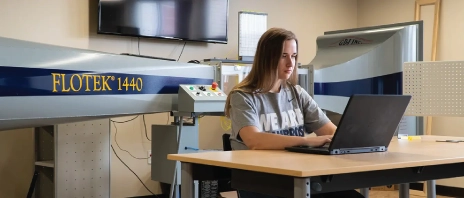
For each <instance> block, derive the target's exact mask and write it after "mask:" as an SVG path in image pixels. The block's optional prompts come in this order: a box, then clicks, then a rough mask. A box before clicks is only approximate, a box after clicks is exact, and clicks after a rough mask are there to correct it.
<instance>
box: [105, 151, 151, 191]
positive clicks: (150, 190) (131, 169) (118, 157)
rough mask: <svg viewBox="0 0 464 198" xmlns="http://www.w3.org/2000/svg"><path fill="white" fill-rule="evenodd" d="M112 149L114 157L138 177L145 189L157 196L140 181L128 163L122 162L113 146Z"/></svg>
mask: <svg viewBox="0 0 464 198" xmlns="http://www.w3.org/2000/svg"><path fill="white" fill-rule="evenodd" d="M111 149H113V153H114V155H116V157H117V158H118V159H119V161H121V163H122V164H124V166H126V167H127V169H129V170H130V171H131V172H132V173H133V174H134V175H135V176H136V177H137V179H139V181H140V183H142V185H143V186H144V187H145V189H147V190H148V192H150V193H151V194H152V195H155V193H153V192H152V191H151V190H150V189H148V187H147V186H146V185H145V183H143V181H142V180H141V179H140V177H139V176H138V175H137V174H136V173H135V172H134V171H133V170H132V169H131V168H129V166H128V165H127V164H126V163H124V161H122V159H121V158H120V157H119V156H118V154H117V153H116V151H115V150H114V147H113V145H111ZM155 196H156V197H158V196H157V195H155Z"/></svg>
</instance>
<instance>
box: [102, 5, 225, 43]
mask: <svg viewBox="0 0 464 198" xmlns="http://www.w3.org/2000/svg"><path fill="white" fill-rule="evenodd" d="M228 16H229V0H99V6H98V33H99V34H113V35H121V36H135V37H148V38H163V39H176V40H184V41H200V42H208V43H223V44H226V43H227V41H228V37H227V23H228Z"/></svg>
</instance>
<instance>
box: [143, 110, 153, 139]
mask: <svg viewBox="0 0 464 198" xmlns="http://www.w3.org/2000/svg"><path fill="white" fill-rule="evenodd" d="M142 119H143V127H145V136H146V137H147V140H148V141H151V140H150V138H148V131H147V124H146V123H145V114H144V115H142Z"/></svg>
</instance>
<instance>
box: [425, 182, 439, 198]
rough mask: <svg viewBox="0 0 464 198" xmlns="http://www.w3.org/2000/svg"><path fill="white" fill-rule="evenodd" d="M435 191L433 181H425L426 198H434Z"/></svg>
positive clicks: (435, 195)
mask: <svg viewBox="0 0 464 198" xmlns="http://www.w3.org/2000/svg"><path fill="white" fill-rule="evenodd" d="M436 197H437V191H436V188H435V180H430V181H427V198H436Z"/></svg>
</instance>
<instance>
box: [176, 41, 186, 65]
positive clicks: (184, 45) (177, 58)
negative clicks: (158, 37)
mask: <svg viewBox="0 0 464 198" xmlns="http://www.w3.org/2000/svg"><path fill="white" fill-rule="evenodd" d="M186 44H187V42H185V43H184V47H182V51H180V54H179V58H177V62H179V60H180V57H181V56H182V53H184V48H185V45H186Z"/></svg>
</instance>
